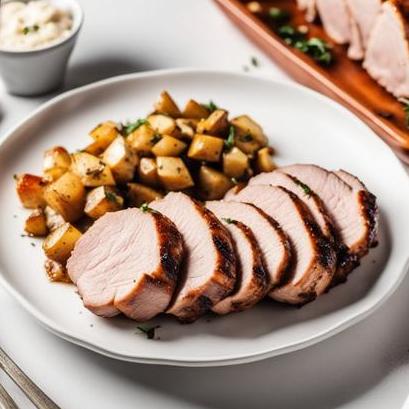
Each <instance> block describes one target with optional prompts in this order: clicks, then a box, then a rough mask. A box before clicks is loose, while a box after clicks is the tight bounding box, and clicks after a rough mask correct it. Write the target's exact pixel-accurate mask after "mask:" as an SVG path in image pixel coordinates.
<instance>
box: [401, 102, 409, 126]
mask: <svg viewBox="0 0 409 409" xmlns="http://www.w3.org/2000/svg"><path fill="white" fill-rule="evenodd" d="M399 102H401V103H402V104H403V112H404V113H405V124H406V127H407V128H409V99H407V98H399Z"/></svg>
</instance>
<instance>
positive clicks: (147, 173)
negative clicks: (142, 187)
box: [138, 158, 159, 186]
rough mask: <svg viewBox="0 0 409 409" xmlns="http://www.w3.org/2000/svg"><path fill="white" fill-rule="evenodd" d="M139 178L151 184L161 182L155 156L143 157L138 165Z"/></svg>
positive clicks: (155, 184) (154, 184)
mask: <svg viewBox="0 0 409 409" xmlns="http://www.w3.org/2000/svg"><path fill="white" fill-rule="evenodd" d="M138 176H139V180H140V181H141V182H142V183H145V184H146V185H150V186H157V185H158V184H159V178H158V169H157V166H156V160H155V159H153V158H141V160H140V162H139V167H138Z"/></svg>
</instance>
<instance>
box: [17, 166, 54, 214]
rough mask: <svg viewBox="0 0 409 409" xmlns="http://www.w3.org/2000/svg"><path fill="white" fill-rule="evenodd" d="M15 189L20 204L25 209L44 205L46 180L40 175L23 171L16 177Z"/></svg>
mask: <svg viewBox="0 0 409 409" xmlns="http://www.w3.org/2000/svg"><path fill="white" fill-rule="evenodd" d="M16 180H17V185H16V190H17V194H18V197H19V198H20V201H21V204H22V205H23V206H24V207H25V208H27V209H36V208H37V207H44V206H45V200H44V188H45V186H46V185H47V182H46V181H45V180H44V179H43V178H42V177H40V176H36V175H31V174H29V173H24V174H23V175H19V176H17V177H16Z"/></svg>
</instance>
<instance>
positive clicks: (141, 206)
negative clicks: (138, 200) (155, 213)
mask: <svg viewBox="0 0 409 409" xmlns="http://www.w3.org/2000/svg"><path fill="white" fill-rule="evenodd" d="M139 208H140V209H141V210H142V211H143V212H144V213H146V212H150V211H152V209H151V208H150V207H149V205H148V203H146V202H145V203H142V204H141V205H140V206H139Z"/></svg>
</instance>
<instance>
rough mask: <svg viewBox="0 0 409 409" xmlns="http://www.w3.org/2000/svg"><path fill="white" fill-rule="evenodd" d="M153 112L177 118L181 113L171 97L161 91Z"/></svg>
mask: <svg viewBox="0 0 409 409" xmlns="http://www.w3.org/2000/svg"><path fill="white" fill-rule="evenodd" d="M154 108H155V112H157V113H159V114H165V115H169V116H171V117H172V118H178V117H180V116H181V115H182V114H181V112H180V109H179V108H178V106H177V105H176V103H175V101H174V100H173V99H172V97H171V96H170V95H169V94H168V93H167V92H166V91H162V92H161V94H160V97H159V99H158V101H156V103H155V105H154Z"/></svg>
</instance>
